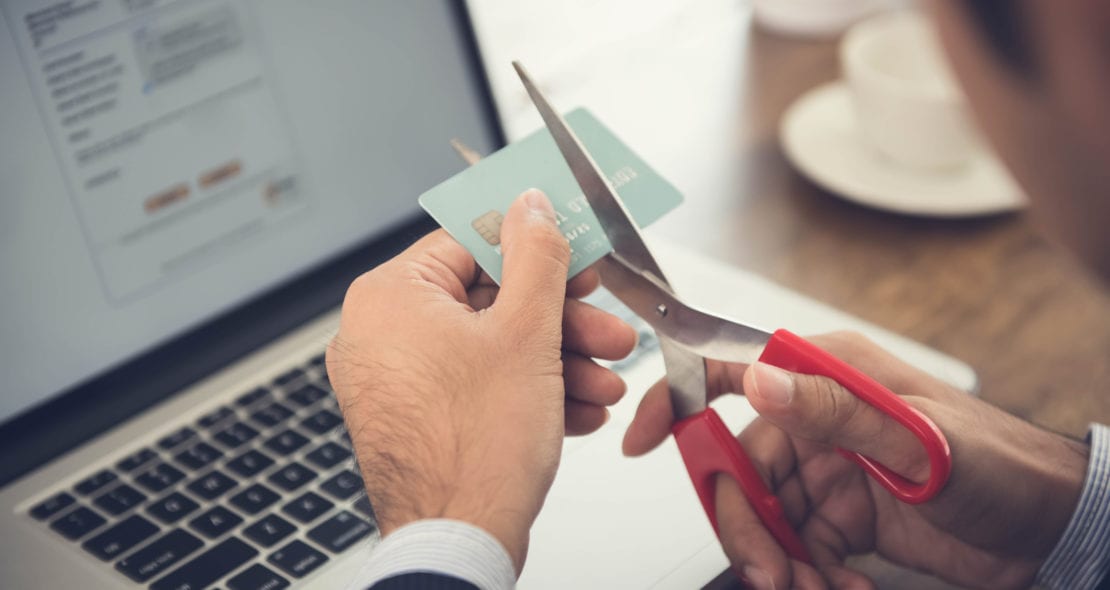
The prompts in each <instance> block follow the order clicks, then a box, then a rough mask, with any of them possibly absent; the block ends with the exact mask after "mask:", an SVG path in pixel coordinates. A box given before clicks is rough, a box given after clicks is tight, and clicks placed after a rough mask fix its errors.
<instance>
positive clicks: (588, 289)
mask: <svg viewBox="0 0 1110 590" xmlns="http://www.w3.org/2000/svg"><path fill="white" fill-rule="evenodd" d="M599 286H601V275H600V274H599V273H598V272H597V269H596V268H594V267H592V266H591V267H590V268H587V269H586V270H584V271H582V272H580V273H578V274H577V275H575V276H574V278H573V279H571V280H570V281H569V282H567V297H570V298H572V299H581V298H583V297H585V296H587V295H589V294H590V293H593V292H594V291H596V290H597V288H598V287H599Z"/></svg>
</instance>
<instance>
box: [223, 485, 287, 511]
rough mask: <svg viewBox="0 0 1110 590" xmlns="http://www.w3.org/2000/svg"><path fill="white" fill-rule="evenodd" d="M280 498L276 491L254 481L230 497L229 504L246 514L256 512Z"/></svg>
mask: <svg viewBox="0 0 1110 590" xmlns="http://www.w3.org/2000/svg"><path fill="white" fill-rule="evenodd" d="M280 499H281V496H279V495H278V494H277V492H275V491H273V490H271V489H270V488H268V487H266V486H264V485H262V484H260V483H256V484H254V485H252V486H251V487H249V488H247V489H245V490H243V491H241V492H239V493H238V494H235V495H234V496H232V497H231V504H232V505H233V506H235V507H236V508H238V509H239V510H242V511H243V512H246V513H247V514H258V513H259V512H262V511H263V510H265V509H266V508H267V507H268V506H270V505H271V504H273V503H274V502H277V501H278V500H280Z"/></svg>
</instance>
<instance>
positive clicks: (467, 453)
mask: <svg viewBox="0 0 1110 590" xmlns="http://www.w3.org/2000/svg"><path fill="white" fill-rule="evenodd" d="M501 244H502V251H503V255H504V272H503V277H502V279H503V280H502V287H501V289H500V290H498V288H497V287H496V285H494V284H493V282H492V281H491V280H490V279H489V277H488V276H485V275H482V274H481V273H480V271H479V269H478V267H477V266H476V264H475V262H474V259H473V258H472V257H471V256H470V255H469V254H468V253H467V252H466V250H465V249H464V248H463V247H462V246H460V245H459V244H458V243H457V242H456V241H455V240H453V239H452V238H451V237H450V236H448V235H447V234H446V233H445V232H444V231H442V230H439V231H436V232H433V233H432V234H429V235H428V236H427V237H425V238H424V239H422V240H421V241H419V242H417V243H416V244H415V245H413V246H412V247H411V248H409V249H408V250H406V251H405V252H404V253H402V254H401V255H400V256H398V257H397V258H395V259H393V260H391V261H390V262H388V263H386V264H383V265H382V266H380V267H378V268H377V269H374V270H373V271H370V272H368V273H366V274H364V275H363V276H361V277H359V278H358V279H357V280H356V281H355V282H354V283H353V284H352V285H351V287H350V289H349V290H348V292H347V297H346V300H345V301H344V303H343V313H342V319H341V321H340V329H339V333H338V335H336V337H335V339H334V340H333V341H332V343H331V345H330V346H329V347H328V354H327V366H328V374H329V376H330V377H331V382H332V384H333V385H334V387H335V391H336V395H337V396H338V398H339V403H340V405H341V407H342V409H343V415H344V418H345V420H346V423H347V428H348V430H349V431H350V433H351V438H352V440H353V442H354V448H355V454H356V455H357V457H358V461H359V466H360V468H361V470H362V475H363V478H364V480H365V482H366V488H367V491H368V493H369V496H370V500H371V503H372V504H373V506H374V510H375V514H376V515H377V517H378V520H379V524H380V526H381V529H382V532H383V533H384V534H388V533H389V532H390V531H392V530H394V529H396V528H398V527H400V526H402V525H404V524H407V523H409V522H411V521H414V520H418V519H422V518H454V519H458V520H462V521H466V522H469V523H472V524H475V525H477V526H479V527H482V528H483V529H485V530H486V531H488V532H489V533H491V534H492V535H493V536H494V537H496V538H497V539H498V540H499V541H500V542H501V543H502V544H503V545H504V546H505V548H506V549H507V550H508V551H509V555H510V556H511V557H512V559H513V561H514V563H515V564H516V567H517V570H518V572H519V570H520V568H521V566H522V565H523V561H524V556H525V554H526V552H527V545H528V531H529V529H530V528H531V525H532V522H533V521H534V520H535V518H536V515H537V513H538V512H539V510H540V506H541V505H542V504H543V500H544V497H545V496H546V494H547V491H548V489H549V488H550V487H551V482H552V480H553V479H554V476H555V469H556V467H557V466H558V464H559V456H560V452H561V449H562V440H563V435H564V432H566V433H568V434H581V433H587V432H592V431H593V430H596V429H597V428H599V427H600V426H601V425H602V424H604V422H605V420H606V419H607V417H608V410H606V409H605V406H608V405H612V404H614V403H616V402H617V401H618V400H619V399H620V398H621V396H622V395H623V394H624V387H625V386H624V382H623V381H622V380H621V379H620V378H619V377H618V376H617V375H616V374H615V373H613V372H611V371H609V370H608V369H605V368H603V367H601V366H600V365H598V364H596V363H594V362H593V361H592V360H591V357H593V358H602V359H611V360H615V359H619V358H623V357H624V356H626V355H628V353H630V352H631V351H632V348H633V347H634V346H635V342H636V333H635V331H634V330H633V329H632V328H631V327H629V326H628V325H626V324H625V323H624V322H622V321H620V320H619V319H617V318H616V317H613V316H611V315H609V314H607V313H605V312H602V311H601V310H599V309H596V308H594V307H591V306H589V305H587V304H585V303H582V302H581V301H578V300H577V299H576V297H581V296H583V295H585V294H587V293H588V292H589V291H591V290H593V289H594V288H595V287H596V286H597V285H598V275H597V273H596V272H594V271H587V272H585V273H582V274H581V275H579V276H578V277H575V279H574V280H573V281H571V282H570V283H569V284H568V283H567V280H566V276H567V265H568V260H569V258H570V250H569V245H568V244H567V240H566V239H565V238H564V237H563V235H562V234H561V233H560V232H559V230H558V228H557V227H556V224H555V213H554V210H553V209H552V208H551V204H550V203H549V202H548V200H547V198H546V197H545V196H544V195H543V194H542V193H540V192H539V191H535V190H532V191H528V192H526V193H524V194H523V195H522V196H521V197H520V198H519V199H517V201H516V202H515V203H514V204H513V206H512V208H510V210H509V211H508V213H507V214H506V216H505V221H504V224H503V226H502V229H501ZM564 396H565V397H564Z"/></svg>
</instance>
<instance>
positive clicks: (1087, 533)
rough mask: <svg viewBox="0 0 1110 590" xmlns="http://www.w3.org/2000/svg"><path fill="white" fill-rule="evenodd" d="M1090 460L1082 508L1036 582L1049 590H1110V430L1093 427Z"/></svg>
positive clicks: (1081, 500) (1076, 513) (1082, 496)
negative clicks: (1104, 589)
mask: <svg viewBox="0 0 1110 590" xmlns="http://www.w3.org/2000/svg"><path fill="white" fill-rule="evenodd" d="M1087 440H1088V441H1090V443H1091V459H1090V462H1089V463H1088V465H1087V479H1086V480H1085V481H1084V483H1083V493H1082V494H1081V495H1080V497H1079V505H1078V506H1076V508H1075V514H1073V515H1072V517H1071V522H1070V523H1068V528H1067V529H1066V530H1065V531H1064V536H1063V537H1062V538H1061V539H1060V543H1059V544H1058V545H1056V548H1055V549H1053V550H1052V554H1051V555H1049V556H1048V560H1046V561H1045V562H1044V565H1043V566H1042V567H1041V571H1040V572H1038V573H1037V582H1038V583H1039V584H1040V585H1041V586H1044V587H1045V588H1048V589H1050V590H1095V589H1103V588H1106V589H1110V428H1107V427H1106V426H1103V425H1101V424H1094V425H1092V426H1091V430H1090V432H1089V433H1088V434H1087Z"/></svg>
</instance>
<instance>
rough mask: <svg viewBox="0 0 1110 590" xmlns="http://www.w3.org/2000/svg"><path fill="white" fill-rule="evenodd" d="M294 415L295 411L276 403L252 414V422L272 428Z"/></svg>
mask: <svg viewBox="0 0 1110 590" xmlns="http://www.w3.org/2000/svg"><path fill="white" fill-rule="evenodd" d="M292 415H293V410H290V409H289V408H287V407H285V406H283V405H281V404H279V403H277V402H274V403H272V404H270V405H268V406H266V407H264V408H262V409H261V410H258V411H257V412H255V413H253V414H251V420H254V421H255V422H257V423H259V424H261V425H263V426H265V427H267V428H271V427H274V426H277V425H278V424H281V423H282V422H284V421H285V420H288V419H289V417H290V416H292Z"/></svg>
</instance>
